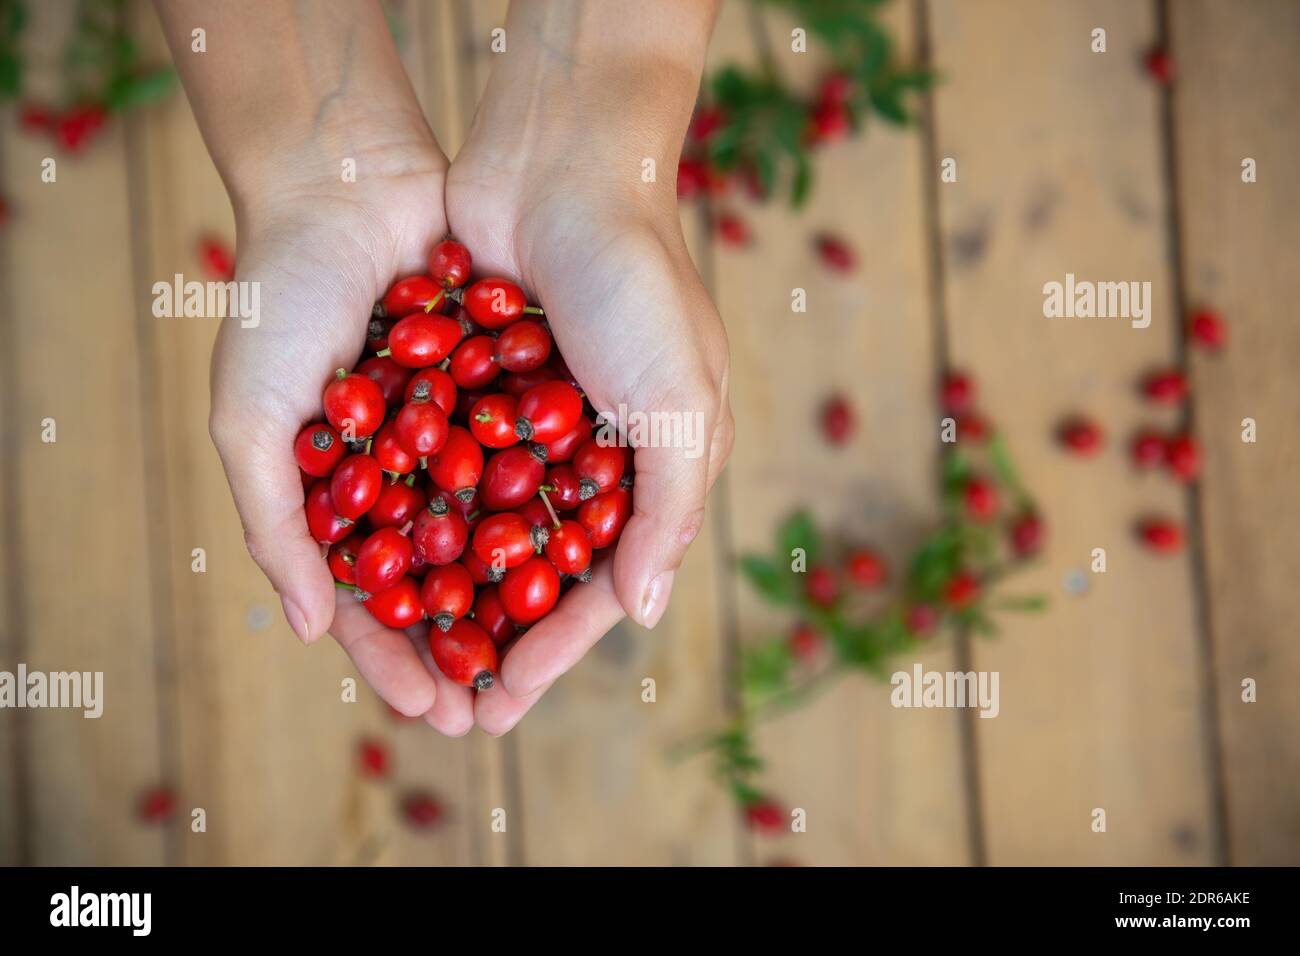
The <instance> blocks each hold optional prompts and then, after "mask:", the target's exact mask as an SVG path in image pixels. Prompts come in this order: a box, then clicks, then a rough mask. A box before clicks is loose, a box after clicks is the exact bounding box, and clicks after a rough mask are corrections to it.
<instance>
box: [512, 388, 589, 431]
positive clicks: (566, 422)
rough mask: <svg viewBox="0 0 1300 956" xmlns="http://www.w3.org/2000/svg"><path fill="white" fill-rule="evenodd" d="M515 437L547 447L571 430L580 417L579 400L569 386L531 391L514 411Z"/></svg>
mask: <svg viewBox="0 0 1300 956" xmlns="http://www.w3.org/2000/svg"><path fill="white" fill-rule="evenodd" d="M516 414H517V416H518V417H517V418H516V419H515V434H516V435H518V436H519V437H520V438H522V439H523V440H524V441H535V442H541V443H542V444H546V443H547V442H549V441H555V439H557V438H560V437H561V436H563V435H565V434H566V433H568V432H570V431H572V430H573V427H574V426H575V425H577V424H578V419H580V418H581V417H582V396H581V395H579V394H578V390H577V389H576V388H574V387H573V386H572V385H570V384H569V383H568V382H559V381H555V382H543V383H542V384H541V385H538V386H536V387H534V388H530V389H529V390H528V391H527V392H525V393H524V395H523V397H522V398H520V399H519V405H518V406H517V407H516Z"/></svg>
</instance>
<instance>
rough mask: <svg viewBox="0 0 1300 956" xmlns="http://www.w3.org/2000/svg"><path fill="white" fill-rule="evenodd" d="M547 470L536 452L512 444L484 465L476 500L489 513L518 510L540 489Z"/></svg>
mask: <svg viewBox="0 0 1300 956" xmlns="http://www.w3.org/2000/svg"><path fill="white" fill-rule="evenodd" d="M545 477H546V468H545V466H544V465H543V464H542V461H541V459H539V458H538V457H537V455H536V453H535V450H534V449H533V448H530V447H525V446H523V445H515V446H513V447H511V448H507V449H505V450H504V451H499V452H497V453H496V454H495V455H493V456H492V457H491V458H489V459H488V460H487V463H486V464H485V465H484V466H483V480H482V481H481V482H479V486H478V491H479V499H480V500H481V501H482V502H483V505H484V507H486V508H488V509H490V510H492V511H509V510H510V509H512V508H518V507H519V506H520V505H522V504H523V503H524V502H525V501H527V500H528V499H529V498H531V497H533V495H535V494H537V489H538V488H540V487H541V484H542V479H543V478H545Z"/></svg>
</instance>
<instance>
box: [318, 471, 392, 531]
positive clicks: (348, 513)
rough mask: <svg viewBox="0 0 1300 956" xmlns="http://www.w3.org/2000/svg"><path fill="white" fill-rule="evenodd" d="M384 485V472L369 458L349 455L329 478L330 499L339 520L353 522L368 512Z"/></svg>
mask: <svg viewBox="0 0 1300 956" xmlns="http://www.w3.org/2000/svg"><path fill="white" fill-rule="evenodd" d="M383 484H384V471H383V469H382V468H380V467H379V462H377V461H375V459H373V458H371V457H370V456H369V455H349V456H348V457H347V458H345V459H343V461H342V463H341V464H340V465H339V466H338V468H336V469H334V475H333V477H331V478H330V497H331V498H333V499H334V511H335V512H336V513H337V514H338V515H339V517H341V518H347V519H348V520H349V521H356V520H357V519H358V518H360V517H361V516H362V515H363V514H365V513H366V512H367V511H369V510H370V509H371V508H372V507H374V504H375V502H376V501H377V500H379V491H380V489H381V488H382V487H383Z"/></svg>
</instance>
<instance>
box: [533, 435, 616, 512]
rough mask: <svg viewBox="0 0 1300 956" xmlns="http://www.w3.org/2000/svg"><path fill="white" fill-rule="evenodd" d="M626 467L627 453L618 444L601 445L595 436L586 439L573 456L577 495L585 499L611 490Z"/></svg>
mask: <svg viewBox="0 0 1300 956" xmlns="http://www.w3.org/2000/svg"><path fill="white" fill-rule="evenodd" d="M548 461H549V459H548ZM626 467H627V455H626V453H625V452H624V451H623V449H622V448H620V447H619V446H618V445H602V444H601V443H600V442H599V441H597V440H596V439H595V438H590V439H588V440H587V441H586V442H585V443H584V444H583V446H582V447H581V448H579V449H578V451H577V453H576V454H575V455H574V456H573V470H574V471H576V472H577V473H578V497H579V498H580V499H581V500H582V501H586V500H587V499H588V498H594V497H595V496H596V495H598V494H602V493H603V492H606V491H612V490H613V489H614V488H616V487H617V486H618V483H619V480H620V479H621V478H622V477H623V471H624V469H625V468H626Z"/></svg>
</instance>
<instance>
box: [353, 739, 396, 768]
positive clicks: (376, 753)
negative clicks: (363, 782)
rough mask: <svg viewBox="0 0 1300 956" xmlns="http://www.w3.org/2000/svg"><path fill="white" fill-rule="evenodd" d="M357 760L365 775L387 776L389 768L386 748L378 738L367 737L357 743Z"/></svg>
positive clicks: (389, 761) (389, 762) (389, 763)
mask: <svg viewBox="0 0 1300 956" xmlns="http://www.w3.org/2000/svg"><path fill="white" fill-rule="evenodd" d="M357 762H358V763H359V764H360V765H361V772H362V773H363V774H364V775H365V776H367V777H387V776H388V774H389V771H390V769H391V760H390V757H389V752H388V748H387V747H386V746H385V745H384V744H382V743H380V742H379V741H378V740H371V739H369V738H367V739H365V740H362V741H361V742H360V743H359V744H358V745H357Z"/></svg>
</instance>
